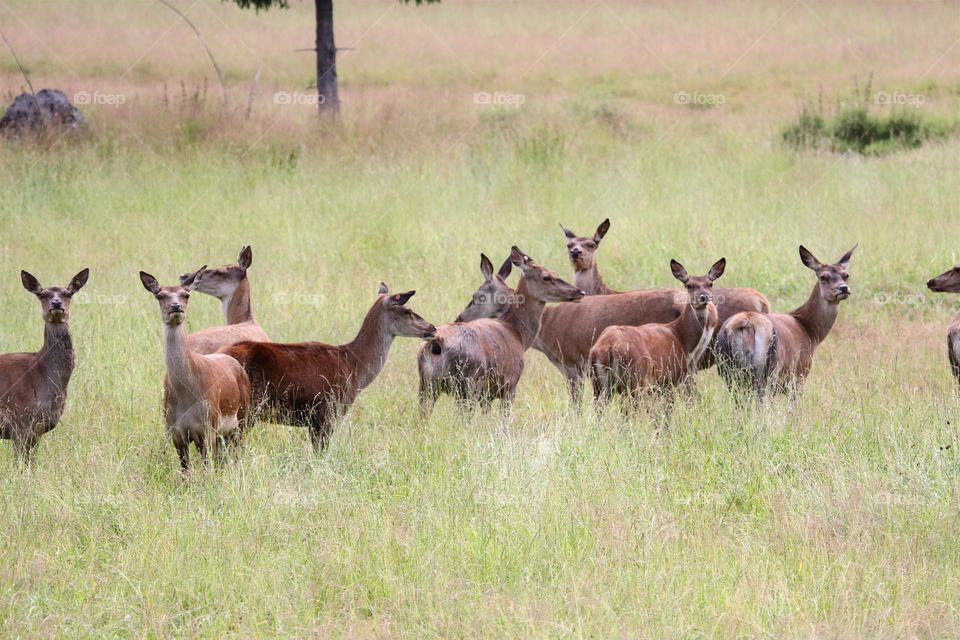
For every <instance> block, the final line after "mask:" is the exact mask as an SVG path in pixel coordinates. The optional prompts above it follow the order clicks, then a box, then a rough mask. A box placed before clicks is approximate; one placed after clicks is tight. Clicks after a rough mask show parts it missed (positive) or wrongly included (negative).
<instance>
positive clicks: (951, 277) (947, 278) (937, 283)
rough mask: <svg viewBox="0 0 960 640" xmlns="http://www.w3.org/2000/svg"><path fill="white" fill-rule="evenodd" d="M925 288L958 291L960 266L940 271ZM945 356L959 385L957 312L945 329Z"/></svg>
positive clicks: (941, 291) (947, 291)
mask: <svg viewBox="0 0 960 640" xmlns="http://www.w3.org/2000/svg"><path fill="white" fill-rule="evenodd" d="M927 288H928V289H930V291H935V292H937V293H960V266H956V267H953V268H952V269H950V270H949V271H945V272H944V273H941V274H940V275H938V276H937V277H936V278H933V279H931V280H930V281H929V282H927ZM947 358H948V359H949V361H950V371H951V372H952V373H953V377H954V379H955V380H956V381H957V384H958V385H960V314H957V315H956V316H955V317H954V318H953V321H952V322H951V323H950V327H949V329H947Z"/></svg>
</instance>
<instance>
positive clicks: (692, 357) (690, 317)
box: [673, 302, 717, 368]
mask: <svg viewBox="0 0 960 640" xmlns="http://www.w3.org/2000/svg"><path fill="white" fill-rule="evenodd" d="M673 322H674V323H675V329H674V331H675V333H676V335H677V337H678V338H679V339H680V343H681V344H682V345H683V350H684V351H685V352H686V353H687V354H688V362H687V364H688V367H690V368H693V367H695V365H696V364H697V363H698V362H699V361H700V358H701V357H702V356H703V353H704V352H705V351H706V349H707V347H708V346H709V345H710V341H711V340H712V339H713V333H714V331H715V330H716V328H717V308H716V306H714V304H713V303H712V302H711V303H708V304H707V305H706V306H704V307H701V308H699V309H698V308H696V307H694V306H693V305H692V304H690V303H687V304H685V305H684V307H683V311H681V312H680V317H679V318H677V319H676V320H674V321H673Z"/></svg>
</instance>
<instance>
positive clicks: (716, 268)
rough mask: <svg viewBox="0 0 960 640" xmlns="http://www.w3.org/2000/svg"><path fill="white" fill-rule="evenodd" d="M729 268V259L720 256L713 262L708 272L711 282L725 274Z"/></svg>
mask: <svg viewBox="0 0 960 640" xmlns="http://www.w3.org/2000/svg"><path fill="white" fill-rule="evenodd" d="M726 268H727V259H726V258H720V259H719V260H717V261H716V262H714V263H713V266H712V267H710V272H709V273H707V277H708V278H710V282H713V281H714V280H716V279H717V278H719V277H720V276H722V275H723V271H724V269H726Z"/></svg>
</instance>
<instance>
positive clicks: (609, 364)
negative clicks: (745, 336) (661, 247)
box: [590, 258, 727, 405]
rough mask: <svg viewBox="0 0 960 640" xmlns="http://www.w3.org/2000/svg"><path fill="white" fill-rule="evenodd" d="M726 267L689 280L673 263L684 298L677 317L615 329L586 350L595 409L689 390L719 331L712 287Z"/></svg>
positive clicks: (722, 263)
mask: <svg viewBox="0 0 960 640" xmlns="http://www.w3.org/2000/svg"><path fill="white" fill-rule="evenodd" d="M726 265H727V261H726V259H725V258H721V259H720V260H718V261H717V262H715V263H714V264H713V266H711V267H710V270H709V271H708V272H707V275H705V276H690V275H689V274H688V273H687V270H686V269H685V268H684V267H683V265H682V264H680V263H679V262H677V261H676V260H671V261H670V271H671V272H672V273H673V277H674V278H676V279H677V280H679V281H680V282H681V283H682V284H683V286H684V288H685V289H686V293H687V295H686V300H685V302H684V304H683V311H681V313H680V316H679V317H678V318H677V319H676V320H673V321H671V322H668V323H648V324H644V325H640V326H636V327H634V326H622V325H615V326H611V327H607V328H606V329H604V330H603V332H602V333H601V334H600V337H599V338H597V342H596V343H595V344H594V345H593V347H592V348H591V349H590V374H591V379H592V381H593V391H594V399H595V401H596V402H597V404H598V405H602V404H603V403H604V402H605V401H606V400H608V399H610V398H611V397H612V396H613V394H615V393H623V394H627V395H629V396H630V397H631V398H632V399H634V401H636V400H637V398H638V397H639V395H640V394H641V393H644V392H646V391H653V390H656V391H670V390H673V389H675V388H677V387H678V386H680V385H681V384H683V385H685V386H687V385H688V383H689V382H690V380H691V379H692V377H693V376H694V375H695V374H696V372H697V368H698V365H699V363H700V360H701V359H702V358H703V356H704V354H705V353H706V351H707V349H708V348H709V346H710V341H711V339H712V338H713V334H714V332H715V331H716V329H717V327H718V325H719V316H718V313H717V307H716V306H715V305H714V304H713V283H714V282H715V281H716V280H717V279H718V278H719V277H720V276H722V275H723V271H724V269H725V268H726Z"/></svg>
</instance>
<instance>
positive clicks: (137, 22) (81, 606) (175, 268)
mask: <svg viewBox="0 0 960 640" xmlns="http://www.w3.org/2000/svg"><path fill="white" fill-rule="evenodd" d="M178 7H179V8H180V9H181V10H182V11H184V12H185V13H186V14H187V16H188V17H189V18H190V19H191V20H192V21H193V22H194V23H195V24H196V25H197V27H198V28H199V29H200V31H201V33H202V34H203V36H204V39H205V40H206V41H207V43H208V44H209V45H210V48H211V50H212V51H213V54H214V55H215V57H216V58H217V61H218V63H219V64H220V66H221V67H222V68H223V70H224V73H225V77H226V80H227V82H228V85H229V89H228V97H227V107H226V109H224V108H223V106H222V96H221V93H220V87H219V84H218V82H217V79H216V76H215V75H214V74H213V71H212V68H211V67H210V64H209V60H208V59H207V58H206V56H205V53H204V52H203V50H202V48H201V46H200V44H199V43H198V42H197V40H196V38H195V36H194V35H193V33H192V32H191V31H190V30H189V28H188V27H187V26H186V25H185V24H183V23H182V22H180V21H179V20H178V18H177V16H176V15H175V14H174V13H172V12H171V11H170V10H169V9H167V8H166V7H164V6H162V5H161V4H159V3H154V2H140V1H130V2H100V1H91V2H84V3H76V2H67V1H65V0H63V1H61V0H49V1H44V2H39V3H38V2H20V1H16V2H14V1H11V0H5V1H4V2H2V3H0V25H2V28H3V30H4V32H5V34H6V35H7V37H8V38H9V39H10V41H11V43H12V45H13V46H14V48H15V49H16V51H17V53H18V55H19V56H20V58H21V60H22V62H23V63H24V65H25V66H26V67H27V69H28V71H29V73H30V77H31V79H32V81H33V83H34V86H35V87H36V88H37V89H40V88H41V87H53V88H59V89H61V90H63V91H64V92H65V93H66V94H67V95H68V96H70V97H71V98H72V97H74V96H76V95H77V94H78V93H85V94H86V95H89V96H98V95H99V96H114V97H117V96H122V104H117V105H113V104H89V105H84V106H81V109H82V110H84V112H85V113H86V114H87V115H88V117H89V119H90V131H89V133H88V135H87V136H86V137H84V138H83V139H80V140H75V141H59V142H56V143H54V144H53V145H50V146H48V147H43V146H35V145H17V144H9V143H5V144H0V299H2V300H3V303H4V310H5V313H3V314H2V315H0V350H2V351H4V352H7V351H20V350H28V349H29V350H32V349H35V348H37V347H38V346H39V345H40V341H41V338H42V325H41V320H40V317H39V313H38V308H37V307H38V305H37V303H36V301H35V300H34V299H33V298H32V296H30V295H29V294H28V293H26V292H25V291H24V290H23V289H22V287H21V285H20V281H19V276H18V271H19V270H20V269H27V270H29V271H30V272H31V273H33V274H35V275H36V276H37V277H38V278H39V279H40V281H41V282H42V283H43V284H45V285H49V284H64V283H66V282H67V280H68V279H69V278H70V277H71V276H72V275H73V274H74V273H76V272H77V271H79V270H80V269H81V268H82V267H90V269H91V277H90V283H89V285H88V286H87V289H85V291H84V295H83V297H82V298H81V299H80V300H78V301H77V303H76V304H75V305H74V307H73V309H72V325H71V326H72V329H73V333H74V340H75V343H76V346H77V360H78V365H77V370H76V372H75V374H74V378H73V381H72V382H71V388H70V397H69V401H68V406H67V411H66V413H65V415H64V418H63V421H62V422H61V424H60V425H59V426H58V427H57V428H56V429H55V430H54V431H53V432H51V433H50V434H48V435H47V436H45V437H44V439H43V441H42V443H41V445H40V448H39V450H38V460H37V463H36V465H35V466H34V468H32V469H31V470H30V471H29V472H26V473H24V472H20V471H18V470H17V469H16V467H15V466H14V462H13V456H12V453H11V452H10V448H9V446H7V445H6V444H4V445H3V446H0V468H3V469H4V471H3V477H4V481H3V483H2V489H0V522H2V523H3V526H2V527H0V541H2V543H0V635H3V636H5V637H25V638H26V637H38V636H39V637H44V636H51V637H52V636H71V637H84V636H85V637H104V636H111V637H209V636H217V637H222V636H228V637H251V636H273V637H283V636H299V637H397V636H405V637H491V636H511V637H519V636H523V637H529V636H539V637H586V636H593V637H638V636H640V637H664V636H671V637H673V636H685V637H705V636H710V637H714V636H720V637H731V636H746V637H753V636H775V637H811V636H813V637H864V636H870V637H950V636H954V635H956V631H957V629H958V628H960V613H958V607H960V563H958V560H960V543H958V541H957V539H956V536H955V535H954V534H953V531H954V530H955V529H956V527H957V525H958V524H960V522H958V514H957V508H956V503H957V493H958V489H960V478H958V473H960V457H958V453H957V442H956V440H957V428H956V424H957V420H958V419H960V405H958V403H957V397H956V393H955V390H954V386H955V385H954V382H953V380H952V379H951V377H950V374H949V367H948V365H947V361H946V353H945V351H946V348H945V347H946V326H947V324H948V322H949V320H950V318H951V317H952V316H953V315H954V314H955V313H956V312H957V311H958V310H960V301H957V300H954V299H953V298H952V297H951V296H949V295H937V294H931V293H930V292H928V291H927V290H926V288H925V286H924V284H925V282H926V281H927V279H929V278H931V277H933V276H934V275H937V274H939V273H941V272H942V271H944V270H946V269H947V268H949V267H950V266H952V265H953V264H955V263H957V262H960V256H958V247H957V244H956V236H957V228H958V227H957V215H958V211H960V180H958V175H960V172H958V171H960V142H958V139H957V138H955V137H952V136H946V137H944V138H943V139H939V140H931V141H928V142H927V143H925V144H923V145H922V146H921V147H920V148H918V149H913V150H905V151H899V152H894V153H887V154H883V155H877V156H863V155H860V154H857V153H831V152H829V151H826V150H823V149H820V150H795V149H793V148H792V147H790V146H789V145H788V144H786V143H785V142H784V140H783V137H782V135H783V131H784V130H785V129H786V128H787V127H788V126H790V125H792V124H794V123H796V122H797V120H798V118H799V117H800V115H801V113H802V112H803V110H804V109H805V108H809V109H813V110H815V111H819V112H822V113H824V114H833V113H838V112H842V111H844V110H845V109H848V108H850V107H854V106H858V105H859V106H861V107H864V108H866V109H867V110H868V111H869V113H871V114H873V115H876V116H877V117H888V116H891V115H894V114H902V113H908V114H912V115H911V116H910V117H919V118H923V119H925V121H930V122H942V123H946V124H947V125H950V123H953V122H955V121H956V119H957V116H958V108H960V5H958V4H957V3H956V2H912V3H901V2H882V3H869V4H865V3H857V2H806V1H804V0H797V1H796V2H771V3H761V2H733V3H707V2H703V3H699V2H678V3H633V2H616V1H613V0H597V1H596V2H593V3H591V2H538V1H530V2H519V1H518V2H507V1H505V0H494V1H490V2H458V1H454V0H444V1H443V2H442V3H441V4H439V5H431V6H422V7H415V6H409V7H408V6H405V5H402V4H399V3H396V2H393V1H392V0H384V1H382V2H381V1H376V2H374V1H369V2H368V1H360V0H356V1H353V0H341V1H340V2H338V3H336V4H335V11H336V29H337V42H338V45H339V46H342V47H350V48H351V49H350V50H348V51H343V52H341V57H340V60H339V74H340V80H341V86H340V91H341V98H342V100H343V107H342V113H341V117H340V121H339V122H331V121H319V120H318V119H317V117H316V115H315V107H314V106H312V105H311V104H301V103H300V102H309V100H308V99H307V98H303V99H300V98H297V97H295V98H292V99H291V100H290V101H291V104H283V103H282V102H283V101H284V100H285V98H280V99H278V97H277V96H278V95H281V94H282V95H285V96H309V95H310V93H311V90H310V89H309V86H310V84H311V82H312V78H313V69H314V67H313V64H314V61H313V57H312V56H311V54H310V53H303V52H300V53H298V52H295V51H294V49H297V48H306V47H310V46H312V42H313V34H312V10H313V7H312V5H311V4H310V3H306V2H300V1H299V0H295V1H294V2H292V3H291V8H290V9H289V10H286V11H275V10H274V11H269V12H266V13H261V14H259V15H257V14H255V13H253V12H246V11H241V10H239V9H237V8H236V7H235V6H234V5H233V4H232V3H219V2H214V1H213V0H196V1H195V2H193V4H190V2H189V0H188V1H187V2H181V3H179V4H178ZM260 65H262V67H261V71H260V79H259V82H258V83H257V84H256V91H255V93H254V98H253V100H252V101H251V100H250V95H251V83H252V82H253V79H254V76H255V75H256V73H257V68H258V66H260ZM23 84H24V83H23V79H22V77H21V75H20V73H19V70H18V68H17V66H16V64H15V63H14V62H13V60H12V58H11V57H10V56H9V55H7V54H4V55H2V56H0V94H2V95H3V96H4V97H5V98H4V102H9V99H12V97H13V96H15V95H16V94H19V93H20V92H21V91H22V90H24V86H23ZM477 94H484V95H487V96H489V97H490V101H491V102H496V101H500V102H504V104H499V105H498V104H483V103H484V102H485V101H486V98H484V97H480V98H478V96H477ZM498 96H499V97H498ZM884 96H886V97H884ZM94 100H96V99H95V98H94ZM103 100H106V98H103ZM114 102H115V103H116V102H118V100H116V99H115V100H114ZM518 103H520V104H518ZM248 104H250V109H249V115H248ZM606 217H609V218H610V219H611V221H612V227H611V230H610V233H609V234H608V235H607V237H606V239H605V240H604V242H603V244H602V246H601V248H600V250H599V257H600V258H599V259H600V265H601V269H602V270H603V273H604V275H605V279H606V281H607V282H608V284H610V285H611V286H613V287H616V288H620V289H628V288H636V287H645V286H674V285H675V284H676V282H675V281H674V280H673V279H672V277H671V276H670V272H669V269H668V262H669V260H670V258H676V259H678V260H680V261H681V262H683V263H684V264H685V265H686V266H687V267H688V268H689V269H690V270H691V271H703V270H705V269H706V268H707V267H708V266H709V265H710V264H711V263H712V262H713V261H714V260H716V259H718V258H719V257H721V256H724V257H726V258H727V260H728V268H727V272H726V274H725V275H724V277H723V281H722V282H723V284H725V285H729V286H734V285H738V286H752V287H755V288H757V289H759V290H761V291H762V292H763V293H765V294H766V295H767V296H768V297H769V298H770V300H771V302H772V304H773V307H774V309H775V310H779V311H785V310H790V309H792V308H794V307H795V306H797V305H799V304H800V302H802V300H803V299H805V297H806V296H807V294H808V293H809V291H810V288H811V287H812V286H813V277H812V274H811V273H810V272H809V271H808V270H806V269H805V268H804V267H803V266H802V265H801V264H800V261H799V257H798V255H797V245H798V244H800V243H803V244H804V245H805V246H807V247H808V248H810V249H811V250H812V251H813V252H814V253H815V254H816V255H817V256H818V257H820V258H821V259H823V260H835V259H837V258H838V257H839V256H840V255H841V254H842V253H843V252H844V251H845V250H847V249H849V248H850V247H851V246H852V245H853V244H854V243H856V242H859V243H860V248H859V249H858V252H857V254H856V257H855V258H854V261H853V264H852V266H851V273H852V279H851V286H852V288H853V291H854V295H853V297H852V298H851V299H850V300H848V301H847V302H845V303H843V307H842V310H841V315H840V319H839V321H838V322H837V325H836V327H835V329H834V331H833V333H832V334H831V335H830V337H829V338H828V340H827V341H826V343H824V345H823V346H822V347H821V349H820V351H819V352H818V354H817V362H816V365H815V368H814V372H813V375H812V378H811V379H810V381H809V383H808V385H807V388H806V390H805V393H804V395H803V396H802V398H801V400H800V402H799V403H798V406H797V407H796V408H795V409H794V410H793V411H789V410H788V406H787V403H786V402H779V401H778V402H774V403H773V404H772V405H771V406H769V407H767V408H765V409H758V410H754V409H749V410H746V411H744V412H739V411H738V410H737V408H736V407H735V406H734V403H733V402H732V400H731V398H730V397H729V394H727V392H726V391H725V389H724V388H723V386H722V384H721V383H720V380H719V378H718V377H717V375H716V372H715V371H712V370H711V371H707V372H705V373H704V374H703V375H702V376H701V378H700V390H701V393H700V396H699V397H698V398H696V399H694V400H691V401H689V402H687V403H684V404H683V405H681V406H680V407H678V410H677V412H676V415H675V416H674V419H673V423H672V425H671V428H670V430H669V431H668V433H667V434H666V435H664V436H661V437H659V438H654V437H653V435H652V425H651V423H650V422H649V421H648V420H647V418H646V417H645V416H643V415H641V416H638V417H634V418H625V417H623V416H617V415H616V414H611V415H609V416H607V417H605V418H603V419H599V418H597V417H596V416H595V415H594V413H593V411H592V409H591V407H590V403H589V402H585V403H584V404H583V405H582V406H580V407H576V408H574V409H570V408H569V407H568V402H567V399H566V395H565V394H566V391H565V388H564V385H563V382H562V379H561V377H560V375H559V374H558V373H557V372H556V371H555V370H554V369H553V368H552V367H551V365H549V363H547V362H546V360H545V359H544V358H543V356H542V355H540V354H539V353H537V352H533V351H531V352H529V353H528V354H527V370H526V373H525V376H524V378H523V380H522V381H521V385H520V392H519V396H518V401H517V403H516V408H515V409H516V410H515V415H513V416H512V417H504V416H501V415H499V414H497V413H493V414H490V415H483V414H477V415H462V414H458V413H457V412H456V411H455V408H454V407H453V406H452V403H450V402H443V403H441V404H440V405H439V406H438V408H437V410H436V411H435V413H434V414H433V415H432V416H431V417H430V418H429V419H426V420H422V419H421V418H420V417H419V415H418V413H417V406H416V364H415V354H416V349H417V346H418V345H417V343H416V342H415V341H412V340H398V341H397V342H396V343H395V344H394V347H393V350H392V352H391V356H390V360H389V362H388V363H387V366H386V368H385V369H384V371H383V373H382V374H381V376H380V377H379V378H378V379H377V380H376V382H375V383H374V384H373V385H372V386H371V387H370V388H369V389H367V390H366V391H365V392H364V393H363V394H362V395H361V397H360V399H359V401H358V402H357V403H356V404H355V405H354V407H353V408H352V409H351V411H350V413H349V415H348V416H347V417H346V418H345V419H344V420H343V421H342V423H341V424H340V425H339V427H338V430H337V431H336V434H335V436H334V438H333V441H332V444H331V447H330V450H329V451H328V452H327V453H326V454H324V455H323V456H322V457H319V458H315V457H314V456H313V455H312V453H311V452H310V451H309V445H308V444H307V438H306V434H305V433H304V432H303V431H300V430H294V429H291V428H288V427H284V426H280V425H271V424H260V425H258V426H257V427H256V429H255V431H253V432H252V433H251V434H250V435H251V437H250V438H249V439H248V441H247V446H246V448H245V451H244V452H243V455H242V456H241V460H240V461H239V463H238V464H236V465H234V466H231V467H228V468H226V469H224V470H221V471H217V472H213V473H210V474H208V475H207V476H203V475H201V476H200V477H197V478H195V479H194V480H193V481H192V482H190V483H188V484H184V483H182V482H181V481H180V478H179V475H178V473H177V469H176V460H175V455H174V452H173V448H172V446H171V445H170V443H169V441H168V440H167V439H166V437H165V435H164V433H163V429H162V420H161V417H160V394H161V380H162V376H163V361H162V349H161V337H160V336H161V326H160V322H159V317H158V312H157V307H156V303H155V301H153V300H152V299H151V297H150V296H149V295H148V294H147V293H146V292H145V291H144V290H143V289H142V287H141V285H140V283H139V280H138V278H137V272H138V271H139V270H140V269H145V270H147V271H150V272H151V273H154V274H155V275H156V276H157V277H158V278H159V279H160V280H161V281H162V282H171V281H172V280H173V279H174V278H175V276H176V275H177V274H179V273H182V272H185V271H187V270H188V269H196V268H197V267H199V266H200V265H202V264H204V263H209V264H211V265H217V264H225V263H227V262H229V261H232V260H234V259H235V258H236V255H237V252H238V250H239V249H240V247H241V246H242V245H244V244H251V245H252V246H253V252H254V260H253V267H252V269H251V271H250V277H251V281H252V286H253V296H254V297H253V304H254V310H255V313H256V314H257V317H258V319H259V320H260V322H261V324H262V325H263V326H264V328H265V329H266V331H267V332H268V333H269V334H270V336H271V337H272V338H274V339H275V340H278V341H299V340H322V341H327V342H334V343H340V342H345V341H347V340H349V339H350V338H352V337H353V335H354V333H355V332H356V330H357V328H358V327H359V323H360V320H361V319H362V317H363V314H364V312H365V311H366V309H367V308H368V307H369V305H370V304H371V303H372V302H373V300H374V298H375V294H376V287H377V283H378V282H379V281H380V280H384V281H386V282H387V283H388V284H389V285H390V286H391V287H392V288H395V289H397V290H406V289H412V288H414V289H417V291H418V293H417V295H416V297H415V298H413V300H412V302H411V306H412V307H413V308H414V309H415V310H417V311H418V312H419V313H421V314H422V315H423V316H424V317H426V318H427V319H428V320H430V321H432V322H437V323H439V322H443V321H449V320H452V318H454V317H455V316H456V314H457V313H458V312H459V311H460V310H461V309H462V307H463V306H464V305H465V304H466V303H467V301H468V299H469V295H470V294H471V292H472V291H473V289H474V288H475V287H476V286H477V285H478V284H479V282H480V274H479V254H480V252H481V251H483V252H485V253H487V254H488V255H489V256H491V258H492V259H493V260H494V262H496V263H499V262H500V261H501V260H502V259H504V258H505V257H506V255H507V252H508V251H509V248H510V245H512V244H518V245H519V246H521V247H522V248H523V249H524V250H526V251H527V252H529V253H530V254H531V255H532V256H533V257H534V258H535V259H537V260H538V261H541V262H543V263H545V264H547V265H548V266H550V267H552V268H554V269H555V270H557V271H558V272H560V273H561V274H564V275H570V274H571V272H570V268H569V266H568V263H567V261H566V255H565V247H564V241H563V236H562V234H561V231H560V228H559V226H558V223H562V224H564V225H565V226H567V227H570V228H572V229H574V230H575V231H577V232H578V233H581V234H586V233H587V232H589V231H591V230H592V229H594V228H595V227H596V225H597V224H598V223H599V222H600V221H601V220H603V219H604V218H606ZM219 322H221V316H220V309H219V305H218V304H217V303H216V301H215V300H213V299H212V298H205V297H201V296H199V295H198V296H194V297H193V298H192V301H191V307H190V315H189V325H190V327H192V328H199V327H202V326H206V325H209V324H215V323H219Z"/></svg>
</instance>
